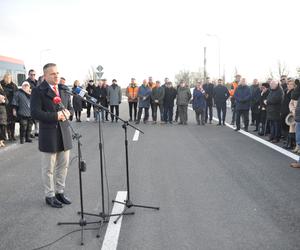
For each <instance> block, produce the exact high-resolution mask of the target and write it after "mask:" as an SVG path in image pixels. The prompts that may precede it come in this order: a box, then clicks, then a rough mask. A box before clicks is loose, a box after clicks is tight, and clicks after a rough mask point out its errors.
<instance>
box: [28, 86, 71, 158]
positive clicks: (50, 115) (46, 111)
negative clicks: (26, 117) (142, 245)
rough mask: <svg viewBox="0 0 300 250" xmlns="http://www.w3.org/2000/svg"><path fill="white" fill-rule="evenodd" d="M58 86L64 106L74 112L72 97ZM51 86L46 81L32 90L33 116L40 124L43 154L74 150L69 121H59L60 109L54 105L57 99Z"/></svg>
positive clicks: (40, 147)
mask: <svg viewBox="0 0 300 250" xmlns="http://www.w3.org/2000/svg"><path fill="white" fill-rule="evenodd" d="M62 88H63V86H60V84H59V85H58V89H59V94H60V98H61V100H62V104H63V105H64V107H65V108H66V109H68V110H69V111H70V112H72V106H71V100H70V96H69V95H68V94H67V93H66V92H65V91H63V90H62ZM55 96H56V95H55V93H54V91H53V90H52V89H51V87H50V85H49V84H48V83H47V82H46V81H44V82H42V83H41V84H40V85H39V86H38V87H36V88H34V89H33V90H32V95H31V103H30V107H31V116H32V118H33V119H35V120H38V121H39V122H40V125H39V150H40V151H41V152H47V153H56V152H61V151H66V150H69V149H71V148H72V138H71V132H70V128H69V122H68V121H58V119H57V112H58V111H59V107H58V105H57V104H54V103H53V98H54V97H55Z"/></svg>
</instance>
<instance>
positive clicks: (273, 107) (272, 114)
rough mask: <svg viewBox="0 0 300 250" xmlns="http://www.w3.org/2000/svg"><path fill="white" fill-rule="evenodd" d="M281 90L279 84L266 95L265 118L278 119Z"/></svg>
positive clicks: (281, 97) (281, 96)
mask: <svg viewBox="0 0 300 250" xmlns="http://www.w3.org/2000/svg"><path fill="white" fill-rule="evenodd" d="M283 95H284V94H283V90H282V88H281V87H280V86H278V87H277V88H276V89H270V93H269V95H268V97H267V119H268V120H280V108H281V103H282V101H283Z"/></svg>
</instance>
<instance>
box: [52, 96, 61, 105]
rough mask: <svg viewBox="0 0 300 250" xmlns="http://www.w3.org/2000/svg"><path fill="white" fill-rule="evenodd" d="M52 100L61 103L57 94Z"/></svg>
mask: <svg viewBox="0 0 300 250" xmlns="http://www.w3.org/2000/svg"><path fill="white" fill-rule="evenodd" d="M53 102H54V104H60V103H61V98H60V97H59V96H55V97H54V98H53Z"/></svg>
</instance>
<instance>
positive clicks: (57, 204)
mask: <svg viewBox="0 0 300 250" xmlns="http://www.w3.org/2000/svg"><path fill="white" fill-rule="evenodd" d="M46 204H48V205H49V206H51V207H55V208H62V207H63V205H62V203H61V202H60V201H58V200H57V199H56V198H55V197H46Z"/></svg>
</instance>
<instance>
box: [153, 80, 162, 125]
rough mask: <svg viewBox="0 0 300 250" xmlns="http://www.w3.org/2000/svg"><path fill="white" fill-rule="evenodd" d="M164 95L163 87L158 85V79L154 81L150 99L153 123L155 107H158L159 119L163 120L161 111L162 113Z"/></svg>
mask: <svg viewBox="0 0 300 250" xmlns="http://www.w3.org/2000/svg"><path fill="white" fill-rule="evenodd" d="M164 96H165V88H163V87H162V86H160V81H156V84H155V87H154V88H153V89H152V93H151V100H152V103H153V110H152V113H153V124H156V121H157V109H158V108H159V112H160V121H161V122H163V120H164V118H163V113H164V106H163V103H164Z"/></svg>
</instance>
